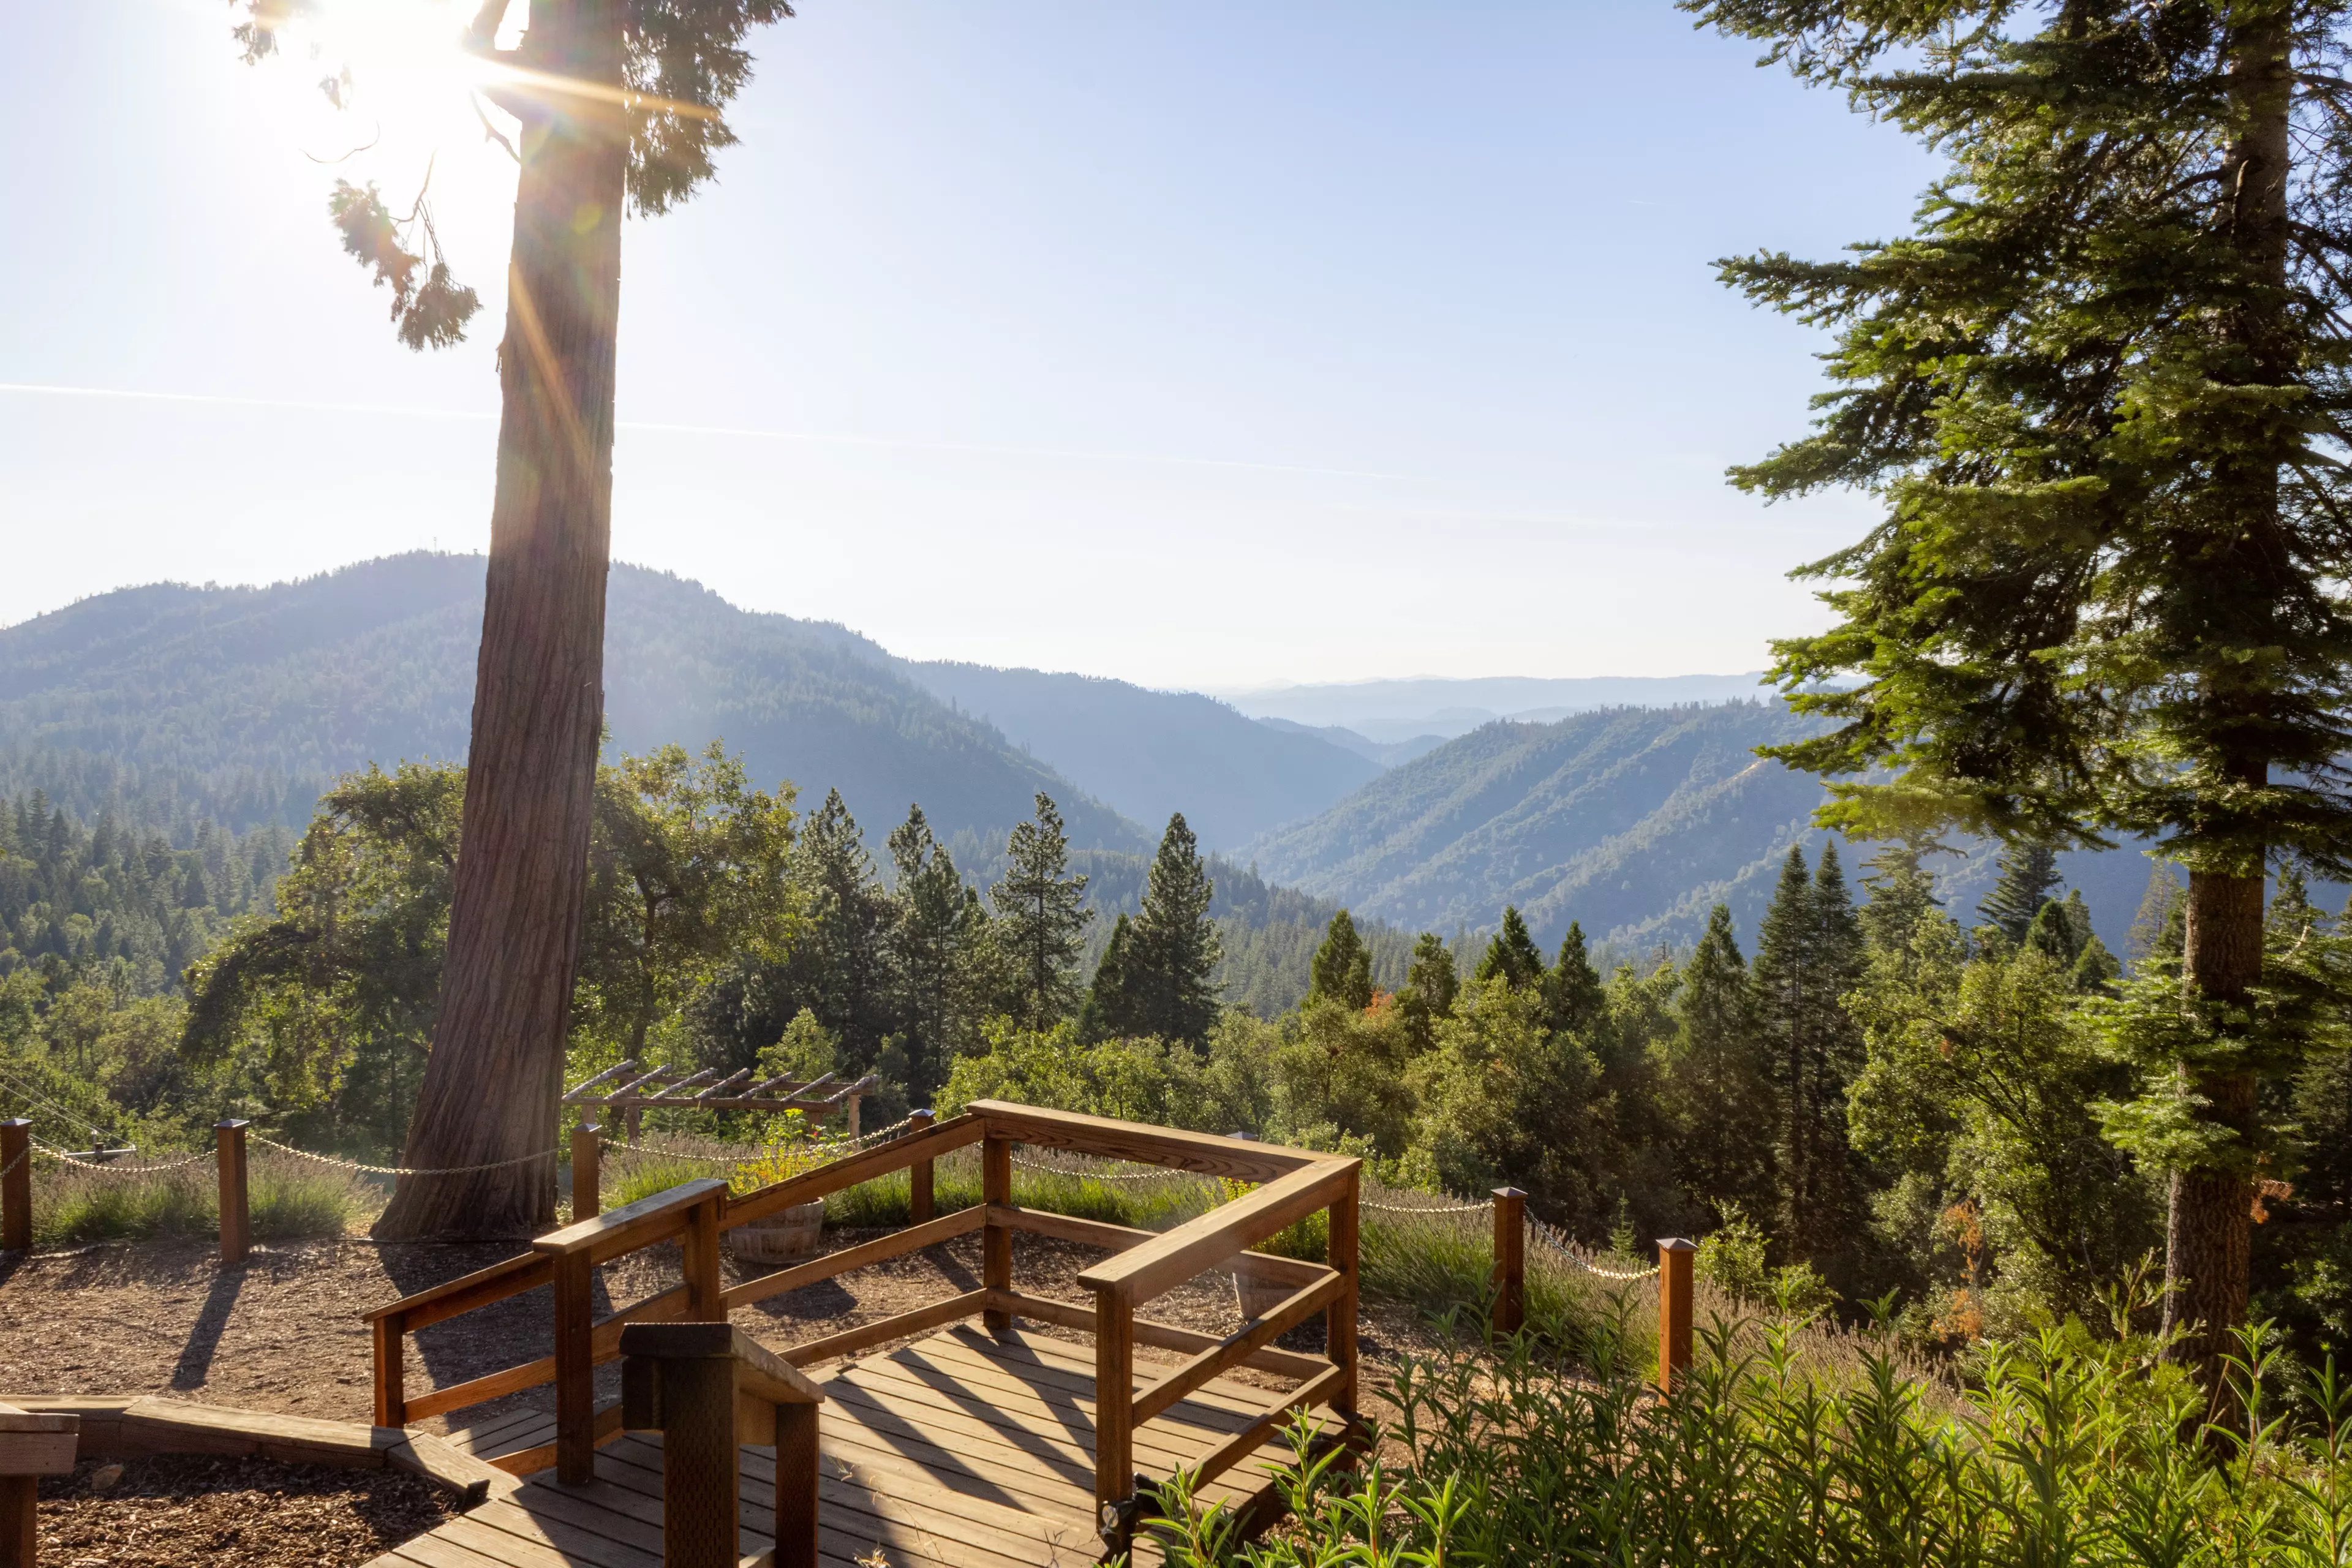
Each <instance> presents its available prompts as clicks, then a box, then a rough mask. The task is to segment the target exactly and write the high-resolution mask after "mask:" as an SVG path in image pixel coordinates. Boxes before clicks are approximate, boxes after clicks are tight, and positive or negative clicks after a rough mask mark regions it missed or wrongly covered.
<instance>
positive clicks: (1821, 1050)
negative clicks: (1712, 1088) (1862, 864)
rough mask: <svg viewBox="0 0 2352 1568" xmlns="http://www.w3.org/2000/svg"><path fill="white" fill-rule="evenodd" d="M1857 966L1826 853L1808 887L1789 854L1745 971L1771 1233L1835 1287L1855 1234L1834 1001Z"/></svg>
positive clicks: (1850, 1029)
mask: <svg viewBox="0 0 2352 1568" xmlns="http://www.w3.org/2000/svg"><path fill="white" fill-rule="evenodd" d="M1862 957H1863V951H1862V927H1861V922H1860V921H1859V920H1858V919H1857V918H1856V916H1855V914H1854V910H1853V900H1852V898H1851V897H1850V896H1849V895H1848V894H1847V892H1846V888H1845V878H1844V874H1843V871H1841V869H1840V868H1839V866H1838V858H1837V847H1836V845H1835V844H1834V843H1824V844H1823V845H1822V858H1821V860H1820V862H1819V865H1818V867H1817V868H1816V869H1815V870H1814V872H1813V874H1812V876H1811V877H1810V878H1808V877H1807V875H1806V872H1805V851H1804V847H1803V846H1802V845H1798V846H1795V847H1791V848H1790V851H1789V858H1788V859H1787V860H1786V861H1785V862H1784V863H1783V864H1782V866H1781V868H1780V886H1779V888H1778V889H1777V890H1776V891H1775V893H1774V895H1773V899H1772V904H1771V907H1770V908H1769V910H1766V911H1765V915H1764V925H1763V929H1762V931H1761V932H1760V933H1759V941H1758V943H1757V950H1756V963H1755V967H1754V969H1753V971H1752V972H1751V973H1752V975H1753V983H1754V986H1755V994H1756V1015H1757V1023H1758V1026H1759V1033H1760V1035H1761V1037H1762V1041H1763V1044H1764V1047H1765V1070H1766V1072H1767V1074H1768V1075H1769V1078H1770V1079H1771V1082H1772V1087H1773V1090H1774V1094H1775V1099H1776V1100H1777V1108H1778V1116H1779V1131H1778V1134H1777V1137H1776V1139H1775V1148H1774V1160H1775V1163H1776V1164H1777V1166H1778V1168H1779V1172H1780V1216H1779V1219H1780V1223H1779V1226H1778V1229H1779V1233H1780V1238H1781V1239H1782V1241H1783V1242H1785V1243H1786V1244H1787V1246H1788V1247H1789V1249H1790V1253H1791V1254H1792V1255H1793V1256H1794V1258H1796V1260H1797V1261H1799V1262H1801V1263H1810V1264H1811V1265H1812V1266H1813V1267H1815V1268H1819V1269H1820V1270H1821V1271H1822V1273H1823V1274H1824V1275H1826V1276H1828V1277H1829V1279H1831V1280H1832V1283H1838V1284H1843V1282H1845V1280H1846V1279H1847V1278H1848V1277H1849V1273H1850V1270H1849V1264H1850V1261H1851V1252H1850V1249H1851V1246H1852V1243H1853V1237H1854V1235H1855V1232H1856V1228H1857V1215H1858V1207H1859V1198H1860V1194H1859V1193H1858V1191H1857V1190H1856V1184H1855V1181H1854V1174H1855V1173H1854V1170H1853V1156H1852V1153H1851V1152H1850V1149H1849V1146H1848V1143H1847V1138H1846V1125H1845V1096H1846V1086H1847V1084H1848V1083H1849V1082H1850V1081H1851V1079H1852V1078H1853V1073H1854V1072H1855V1070H1856V1069H1857V1068H1858V1067H1859V1066H1860V1062H1861V1040H1860V1033H1859V1031H1858V1030H1857V1029H1856V1027H1855V1026H1854V1023H1853V1019H1852V1018H1850V1017H1849V1016H1847V1015H1846V1011H1845V1008H1844V1007H1843V1005H1842V1003H1841V1000H1840V999H1841V998H1842V997H1843V995H1844V994H1845V993H1846V992H1847V991H1849V990H1851V989H1852V988H1853V984H1854V982H1855V981H1856V980H1857V979H1858V978H1859V977H1860V973H1861V969H1862Z"/></svg>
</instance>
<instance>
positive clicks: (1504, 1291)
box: [1494, 1187, 1528, 1334]
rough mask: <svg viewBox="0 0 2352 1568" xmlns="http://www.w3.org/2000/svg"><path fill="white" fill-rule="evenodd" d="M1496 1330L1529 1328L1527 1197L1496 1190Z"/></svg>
mask: <svg viewBox="0 0 2352 1568" xmlns="http://www.w3.org/2000/svg"><path fill="white" fill-rule="evenodd" d="M1494 1290H1495V1319H1494V1322H1495V1331H1496V1333H1498V1334H1516V1333H1517V1332H1518V1331H1520V1330H1521V1329H1524V1328H1526V1327H1527V1326H1528V1194H1525V1193H1523V1192H1521V1191H1520V1190H1519V1189H1518V1188H1517V1187H1496V1189H1495V1279H1494Z"/></svg>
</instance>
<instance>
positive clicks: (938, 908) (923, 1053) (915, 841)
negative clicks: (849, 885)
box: [889, 805, 988, 1104]
mask: <svg viewBox="0 0 2352 1568" xmlns="http://www.w3.org/2000/svg"><path fill="white" fill-rule="evenodd" d="M889 848H890V862H891V866H892V868H893V869H894V870H895V871H896V873H897V877H898V887H897V889H896V891H895V896H894V897H893V899H892V900H891V905H892V910H893V912H894V915H895V919H894V921H893V924H892V927H891V933H890V937H891V940H890V950H891V956H892V959H893V960H894V963H893V973H894V975H895V978H896V979H897V981H898V1006H897V1009H896V1011H897V1014H898V1024H899V1026H900V1028H901V1029H902V1030H903V1031H904V1033H905V1041H904V1043H905V1047H906V1051H907V1060H908V1087H909V1088H910V1089H912V1090H913V1091H914V1094H915V1099H916V1102H917V1103H918V1104H928V1103H929V1099H930V1097H931V1096H932V1095H933V1094H934V1093H936V1092H937V1091H938V1089H939V1087H940V1085H941V1084H943V1083H945V1082H946V1081H947V1075H948V1071H949V1069H950V1068H952V1067H953V1066H954V1063H955V1058H957V1057H958V1056H959V1055H961V1053H962V1052H963V1051H964V1050H966V1049H968V1048H970V1047H971V1046H972V1045H974V1044H976V1043H977V1039H978V1037H977V1034H976V1033H975V1025H976V1020H975V1019H974V1017H973V1016H972V1013H973V1008H972V996H971V992H972V989H973V976H972V973H971V969H972V956H973V952H974V950H975V949H976V948H977V947H978V946H979V945H980V943H981V942H983V941H984V940H985V936H986V932H985V927H986V924H987V920H988V917H987V914H986V912H985V911H984V910H982V909H981V907H980V895H978V894H977V893H975V892H973V891H972V890H971V889H970V888H967V887H965V886H964V885H963V879H962V878H961V877H960V876H958V875H957V874H956V868H955V861H954V859H953V858H951V857H950V855H949V854H948V850H947V846H945V845H943V844H941V843H940V842H939V840H938V839H936V838H934V837H932V836H931V825H930V823H929V821H927V820H926V819H925V818H924V816H923V808H922V807H921V806H919V805H914V806H909V807H908V810H907V820H906V821H904V822H902V823H900V824H899V825H898V826H897V827H894V828H892V829H891V830H890V838H889Z"/></svg>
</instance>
